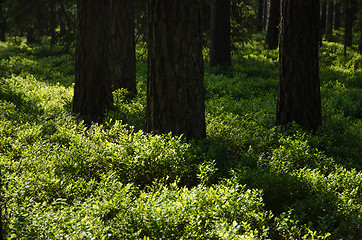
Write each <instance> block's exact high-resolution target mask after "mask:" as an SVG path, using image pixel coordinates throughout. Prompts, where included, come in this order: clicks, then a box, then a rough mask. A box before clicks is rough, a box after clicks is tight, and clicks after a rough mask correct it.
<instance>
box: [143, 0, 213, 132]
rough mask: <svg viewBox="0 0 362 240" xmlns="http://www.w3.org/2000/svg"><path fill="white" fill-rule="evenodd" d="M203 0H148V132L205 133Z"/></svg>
mask: <svg viewBox="0 0 362 240" xmlns="http://www.w3.org/2000/svg"><path fill="white" fill-rule="evenodd" d="M201 4H202V1H201V0H183V1H179V0H149V41H148V46H149V53H148V64H149V65H148V70H149V72H148V83H147V110H146V128H147V131H159V132H163V133H167V132H173V133H174V134H177V135H180V134H183V135H184V136H185V137H186V138H188V139H190V138H196V139H201V138H205V136H206V130H205V129H206V124H205V90H204V86H203V73H204V69H203V58H202V36H201V24H200V20H201V19H200V18H201V16H200V13H201V9H202V8H201V7H202V5H201Z"/></svg>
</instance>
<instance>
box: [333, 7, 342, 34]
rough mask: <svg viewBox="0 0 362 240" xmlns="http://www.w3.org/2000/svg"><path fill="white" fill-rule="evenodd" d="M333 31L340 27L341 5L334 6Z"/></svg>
mask: <svg viewBox="0 0 362 240" xmlns="http://www.w3.org/2000/svg"><path fill="white" fill-rule="evenodd" d="M333 25H334V29H339V28H340V27H341V3H340V2H337V3H336V4H335V6H334V21H333Z"/></svg>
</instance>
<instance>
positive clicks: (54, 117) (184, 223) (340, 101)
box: [0, 35, 362, 239]
mask: <svg viewBox="0 0 362 240" xmlns="http://www.w3.org/2000/svg"><path fill="white" fill-rule="evenodd" d="M261 39H262V37H261V36H260V35H255V36H254V40H253V41H251V42H250V43H248V44H246V45H244V46H239V47H238V48H237V49H238V50H237V51H236V52H234V54H233V73H230V74H225V75H215V74H214V72H213V71H212V70H210V69H209V68H208V67H207V64H205V66H206V69H205V87H206V90H207V94H206V98H207V99H206V121H207V135H208V137H207V139H206V140H203V141H199V142H193V141H191V142H187V141H185V140H184V139H183V138H182V137H180V136H173V135H172V134H166V135H150V134H148V133H145V132H143V131H142V129H143V128H144V115H145V102H146V99H145V95H146V93H145V91H146V78H147V64H146V62H144V60H145V59H144V56H143V55H141V58H142V59H139V61H138V62H137V63H138V64H137V83H138V91H139V94H138V96H137V97H136V98H134V99H132V100H127V99H126V98H125V92H124V91H117V92H115V93H114V99H115V103H114V109H112V110H110V111H109V112H107V114H106V119H105V121H104V122H103V123H102V124H94V125H91V126H85V125H84V124H83V123H82V122H78V121H76V120H75V119H74V118H73V116H72V115H71V113H70V110H71V104H72V94H73V78H74V72H73V66H74V59H73V53H66V52H64V51H63V50H62V49H61V48H57V47H54V48H49V47H47V46H37V45H26V44H25V43H24V42H20V43H18V44H14V43H9V42H8V43H0V66H1V68H0V109H1V111H0V141H1V142H0V166H1V207H2V208H1V209H2V219H3V224H4V231H5V238H6V239H342V238H343V239H358V236H360V235H361V234H362V226H361V223H362V216H361V213H362V191H361V186H362V173H361V170H362V157H361V149H362V122H361V116H362V100H361V96H362V89H361V87H362V86H361V83H362V79H361V78H362V69H361V65H362V57H361V56H360V55H358V54H357V53H356V51H355V50H354V49H353V48H352V49H350V50H349V51H348V54H347V55H346V56H344V55H343V46H342V44H339V43H328V42H324V43H323V47H322V48H321V50H320V77H321V92H322V107H323V126H322V127H321V128H320V129H319V130H318V131H317V132H316V133H311V132H307V131H304V130H303V129H301V128H300V127H299V126H297V125H295V124H290V126H287V127H276V126H275V125H274V122H275V108H276V97H277V86H278V52H277V51H270V50H265V49H264V48H263V45H262V42H261ZM138 51H139V52H143V51H142V50H138Z"/></svg>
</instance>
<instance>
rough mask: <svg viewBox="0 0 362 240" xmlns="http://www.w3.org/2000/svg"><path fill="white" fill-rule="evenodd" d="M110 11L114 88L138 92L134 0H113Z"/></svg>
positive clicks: (110, 46)
mask: <svg viewBox="0 0 362 240" xmlns="http://www.w3.org/2000/svg"><path fill="white" fill-rule="evenodd" d="M111 4H112V6H111V7H110V11H109V12H108V18H109V19H108V24H107V25H108V27H107V31H108V33H107V36H109V39H108V40H107V43H108V44H109V46H108V53H107V56H108V62H107V63H108V68H109V76H110V78H111V82H112V89H113V90H116V89H120V88H125V89H127V90H128V92H129V93H131V94H132V95H134V94H136V92H137V90H136V53H135V12H134V1H133V0H113V1H111Z"/></svg>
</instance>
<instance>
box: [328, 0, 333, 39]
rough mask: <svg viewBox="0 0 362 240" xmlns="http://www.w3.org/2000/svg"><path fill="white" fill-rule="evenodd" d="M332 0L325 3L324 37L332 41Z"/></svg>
mask: <svg viewBox="0 0 362 240" xmlns="http://www.w3.org/2000/svg"><path fill="white" fill-rule="evenodd" d="M333 14H334V0H329V1H328V5H327V22H326V39H327V41H332V31H333Z"/></svg>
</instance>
